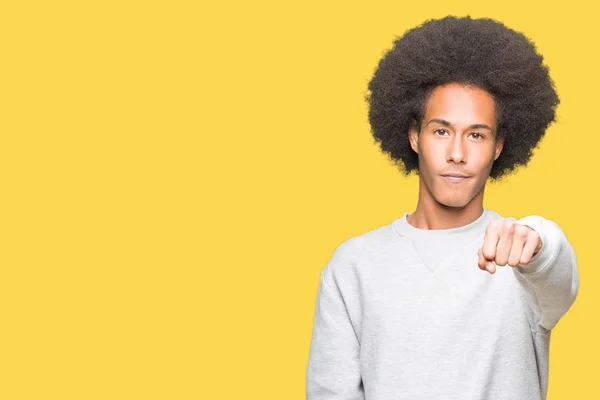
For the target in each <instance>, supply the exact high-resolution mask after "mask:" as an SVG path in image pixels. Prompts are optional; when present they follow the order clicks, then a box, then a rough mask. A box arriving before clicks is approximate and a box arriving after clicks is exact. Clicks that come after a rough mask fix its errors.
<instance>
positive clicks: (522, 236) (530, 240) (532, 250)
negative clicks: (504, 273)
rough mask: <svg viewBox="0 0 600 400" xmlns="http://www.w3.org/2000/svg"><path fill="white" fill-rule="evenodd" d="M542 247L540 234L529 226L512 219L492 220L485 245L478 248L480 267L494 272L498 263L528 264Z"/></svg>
mask: <svg viewBox="0 0 600 400" xmlns="http://www.w3.org/2000/svg"><path fill="white" fill-rule="evenodd" d="M541 248H542V238H541V236H540V234H539V233H538V232H536V231H535V230H533V229H532V228H530V227H529V226H527V225H522V224H518V223H516V222H513V221H512V220H510V219H501V220H495V221H492V222H490V223H489V224H488V226H487V228H486V230H485V238H484V239H483V246H482V247H480V248H479V250H477V254H478V255H479V261H478V265H479V269H481V270H482V271H483V270H487V271H488V272H489V273H490V274H493V273H495V272H496V265H499V266H501V267H503V266H505V265H506V264H508V265H510V266H511V267H516V266H517V265H519V264H528V263H529V262H530V261H531V258H532V257H533V256H534V255H535V254H536V253H537V252H538V251H540V249H541ZM494 263H495V264H494Z"/></svg>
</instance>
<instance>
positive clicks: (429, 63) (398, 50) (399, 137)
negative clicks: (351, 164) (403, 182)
mask: <svg viewBox="0 0 600 400" xmlns="http://www.w3.org/2000/svg"><path fill="white" fill-rule="evenodd" d="M451 82H456V83H464V84H469V85H472V86H476V87H479V88H481V89H484V90H486V91H487V92H488V93H490V94H491V95H492V97H493V98H494V100H495V104H496V113H497V116H498V119H497V120H498V129H497V134H496V140H498V139H500V138H503V139H504V146H503V150H502V153H501V154H500V156H499V157H498V159H497V160H496V161H495V162H494V164H493V166H492V169H491V171H490V176H489V177H490V178H491V179H492V180H496V179H500V178H501V177H502V176H504V175H506V174H507V173H509V172H511V171H513V170H515V168H516V167H518V166H519V165H523V166H524V165H527V163H528V162H529V160H530V158H531V156H532V150H533V149H534V148H535V147H536V146H537V144H538V142H539V141H540V139H541V138H542V137H543V136H544V133H545V132H546V129H547V128H548V126H549V125H550V124H551V123H552V122H554V120H555V115H556V107H557V106H558V104H559V102H560V100H559V98H558V95H557V94H556V91H555V89H554V83H553V81H552V79H551V78H550V76H549V73H548V67H547V66H546V65H544V64H543V56H542V55H540V54H539V53H538V52H537V51H536V48H535V45H534V44H533V43H532V42H531V41H530V40H529V39H528V38H527V37H525V35H523V34H522V33H520V32H516V31H514V30H512V29H510V28H508V27H506V26H505V25H504V24H502V23H500V22H498V21H495V20H493V19H490V18H480V19H472V18H471V17H470V16H466V17H461V18H458V17H454V16H447V17H444V18H441V19H430V20H427V21H425V22H424V23H422V24H421V25H419V26H417V27H415V28H412V29H410V30H408V31H406V32H405V33H404V35H403V36H400V37H396V40H395V41H394V45H393V47H392V49H391V50H389V51H387V52H386V53H385V54H384V56H383V58H382V59H381V60H380V61H379V65H378V66H377V68H376V69H375V73H374V74H373V77H372V79H371V80H370V82H369V85H368V89H369V92H367V94H366V95H365V100H366V101H367V103H368V106H369V123H370V125H371V133H372V134H373V137H374V139H375V143H378V144H379V146H380V147H381V150H382V151H383V152H384V153H387V154H388V155H389V157H390V158H391V160H392V161H393V162H394V164H396V166H397V167H399V169H400V170H401V171H403V172H404V174H405V175H410V173H411V172H412V171H417V172H418V166H419V158H418V155H417V153H415V152H414V151H413V149H412V148H411V147H410V142H409V139H408V132H409V127H410V123H411V120H414V121H416V127H417V130H418V131H420V129H421V127H420V123H421V120H422V118H423V114H424V110H425V106H426V104H427V100H428V98H429V95H430V94H431V92H432V90H433V89H434V88H435V87H436V86H438V85H442V84H445V83H451Z"/></svg>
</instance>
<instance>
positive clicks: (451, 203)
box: [436, 198, 470, 208]
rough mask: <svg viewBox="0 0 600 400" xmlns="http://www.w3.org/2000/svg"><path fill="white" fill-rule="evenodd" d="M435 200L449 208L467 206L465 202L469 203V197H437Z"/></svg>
mask: <svg viewBox="0 0 600 400" xmlns="http://www.w3.org/2000/svg"><path fill="white" fill-rule="evenodd" d="M436 200H437V202H438V203H440V204H441V205H443V206H445V207H450V208H464V207H466V206H467V204H469V201H470V200H469V199H443V198H437V199H436Z"/></svg>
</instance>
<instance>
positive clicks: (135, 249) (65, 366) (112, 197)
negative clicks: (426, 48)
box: [0, 0, 600, 400]
mask: <svg viewBox="0 0 600 400" xmlns="http://www.w3.org/2000/svg"><path fill="white" fill-rule="evenodd" d="M205 3H206V4H204V3H203V2H182V1H162V2H159V1H145V2H142V1H137V2H132V1H126V2H123V1H119V2H116V1H93V2H92V1H87V2H85V1H70V2H68V1H53V2H41V1H40V2H32V1H3V2H2V3H0V4H1V6H0V7H1V8H0V38H1V40H0V54H1V57H2V58H1V60H2V61H1V62H0V69H1V74H0V99H1V103H0V140H1V142H0V152H1V153H0V163H1V164H0V166H1V168H2V169H1V174H0V176H1V189H2V196H1V199H2V207H1V211H0V212H1V215H0V217H1V219H0V227H1V228H0V232H1V238H0V239H1V241H0V250H1V251H0V257H1V258H0V266H1V268H0V271H1V276H0V285H1V286H0V323H1V325H0V335H1V340H0V366H1V369H0V398H2V399H134V398H135V399H249V398H256V399H303V398H304V396H305V392H304V390H305V372H306V363H307V359H308V351H309V342H310V337H311V330H312V323H313V316H314V305H315V300H316V294H317V285H318V281H319V272H320V271H321V270H322V268H323V267H324V266H325V264H326V262H327V261H328V260H329V258H330V256H331V254H332V252H333V250H334V248H335V247H336V246H337V245H338V244H339V243H341V242H342V241H343V240H345V239H347V238H349V237H351V236H355V235H358V234H360V233H363V232H366V231H368V230H371V229H374V228H377V227H379V226H381V225H384V224H387V223H389V222H391V221H392V220H393V219H395V218H398V217H400V216H401V215H402V214H403V213H404V212H406V211H412V210H414V207H415V206H416V199H417V183H418V181H417V178H415V177H413V178H409V179H405V178H403V177H402V176H401V174H400V172H399V171H397V170H395V169H394V167H393V166H392V165H391V164H390V163H389V162H388V161H387V159H386V158H385V157H384V156H383V155H382V154H381V153H380V151H379V150H378V148H377V147H376V146H375V145H374V144H373V143H372V139H371V136H370V132H369V126H368V122H367V109H366V104H365V102H364V100H363V95H364V93H365V92H366V88H367V82H368V80H369V79H370V77H371V74H372V72H373V70H374V68H375V66H376V64H377V62H378V60H379V58H380V57H381V56H382V55H383V52H384V51H386V50H387V49H388V48H389V47H390V46H391V44H392V42H393V40H394V38H395V36H396V35H400V34H402V33H403V32H404V31H405V30H406V29H409V28H411V27H413V26H415V25H417V24H420V23H421V22H423V21H424V20H425V19H429V18H437V17H442V16H444V15H446V14H453V15H466V14H470V15H471V16H473V17H483V16H488V17H492V18H496V19H499V20H500V21H502V22H504V23H505V24H507V25H508V26H509V27H511V28H513V29H516V30H520V31H523V32H524V33H526V35H527V36H529V37H530V38H531V39H532V40H533V41H534V42H535V43H536V45H537V47H538V49H539V50H540V52H541V53H542V54H543V55H544V56H545V59H546V62H547V63H548V65H549V66H550V72H551V75H552V77H553V79H554V81H555V83H556V87H557V90H558V93H559V95H560V97H561V100H562V103H561V105H560V106H559V109H558V118H559V121H558V122H557V123H556V124H555V125H553V126H552V127H551V128H550V129H549V130H548V132H547V136H546V137H545V138H544V139H543V141H542V142H541V146H540V148H539V150H537V151H536V153H535V155H534V158H533V160H532V161H531V163H530V165H529V167H528V168H525V169H521V170H519V171H518V172H517V173H516V174H515V175H513V176H512V177H511V178H510V179H508V181H507V182H506V183H503V184H501V185H488V188H487V189H486V197H485V201H484V205H485V206H486V207H488V208H491V209H494V210H496V211H498V212H499V213H501V214H502V215H504V216H514V217H521V216H524V215H529V214H539V215H543V216H545V217H546V218H549V219H552V220H554V221H556V222H557V223H559V225H560V226H561V227H562V228H563V230H564V232H565V233H566V234H567V236H568V238H569V240H570V241H571V243H572V244H573V246H574V248H575V250H576V253H577V255H578V261H579V271H580V279H581V283H580V293H579V296H578V298H577V300H576V302H575V304H574V306H573V307H572V308H571V310H570V311H569V312H568V314H566V316H565V317H563V319H562V320H561V321H560V322H559V324H558V325H557V327H556V328H555V329H554V331H553V335H552V340H551V353H550V359H551V361H550V384H549V393H548V398H549V399H550V400H558V399H594V398H597V397H596V396H597V383H598V380H597V376H596V371H597V368H596V364H597V360H598V359H599V357H600V349H599V345H598V343H599V342H598V339H597V334H598V330H597V329H598V321H597V320H596V316H597V315H598V305H599V303H598V301H599V297H600V291H599V290H597V289H596V286H597V285H598V281H599V274H598V272H597V271H596V270H597V268H596V267H597V261H596V260H595V258H594V257H595V256H594V254H595V253H594V251H596V250H597V249H598V244H597V242H598V226H599V219H600V218H599V216H598V213H597V211H596V210H597V209H596V208H595V206H596V204H597V199H596V189H597V188H596V185H597V183H598V181H599V180H598V171H597V165H598V164H597V163H598V159H599V158H598V155H597V154H598V147H599V146H600V134H599V132H598V130H599V129H598V127H599V124H598V120H597V119H598V112H597V108H598V93H600V85H599V83H598V62H599V61H600V60H599V56H598V52H597V51H596V50H597V43H598V39H599V35H598V31H597V15H598V12H597V10H596V9H592V8H589V6H586V5H585V3H578V2H574V1H570V2H564V3H562V4H560V5H549V4H547V3H546V2H537V3H538V4H535V3H533V4H532V3H531V2H525V1H503V2H480V1H477V2H475V1H473V2H467V1H457V2H446V1H429V2H418V1H412V2H400V1H396V2H362V3H361V4H357V3H354V2H346V1H336V2H319V1H312V0H311V1H303V2H294V3H291V2H281V1H271V2H267V1H260V2H256V1H255V2H242V1H236V2H228V3H220V4H219V5H217V4H216V3H210V4H209V3H208V2H205ZM590 4H591V2H590ZM474 268H476V266H474Z"/></svg>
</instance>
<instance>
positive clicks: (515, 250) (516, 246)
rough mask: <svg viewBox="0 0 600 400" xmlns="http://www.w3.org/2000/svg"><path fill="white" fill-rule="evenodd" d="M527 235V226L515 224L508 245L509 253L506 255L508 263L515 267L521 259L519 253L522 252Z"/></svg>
mask: <svg viewBox="0 0 600 400" xmlns="http://www.w3.org/2000/svg"><path fill="white" fill-rule="evenodd" d="M528 237H529V228H528V227H526V226H525V225H517V226H516V228H515V233H514V235H513V236H512V245H511V247H510V254H509V256H508V265H510V266H511V267H516V266H517V265H519V262H520V261H521V255H522V254H523V248H524V247H525V243H527V238H528Z"/></svg>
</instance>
